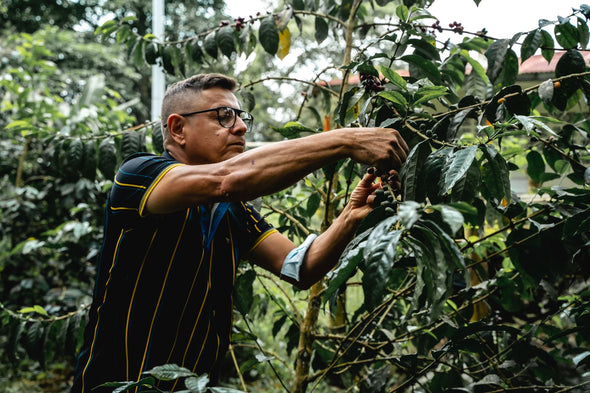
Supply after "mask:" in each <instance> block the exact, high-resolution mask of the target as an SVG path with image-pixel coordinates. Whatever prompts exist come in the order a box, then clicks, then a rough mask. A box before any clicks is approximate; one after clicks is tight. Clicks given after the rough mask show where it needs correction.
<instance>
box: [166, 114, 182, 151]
mask: <svg viewBox="0 0 590 393" xmlns="http://www.w3.org/2000/svg"><path fill="white" fill-rule="evenodd" d="M184 122H185V120H184V117H182V116H180V115H177V114H176V113H173V114H171V115H170V116H168V121H167V123H166V124H167V128H168V135H170V137H171V138H172V139H173V140H174V142H176V144H178V145H180V146H184V144H185V143H186V141H185V138H184Z"/></svg>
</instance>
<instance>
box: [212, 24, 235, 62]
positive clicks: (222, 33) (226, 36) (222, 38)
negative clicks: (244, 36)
mask: <svg viewBox="0 0 590 393" xmlns="http://www.w3.org/2000/svg"><path fill="white" fill-rule="evenodd" d="M215 41H216V43H217V47H218V48H219V50H220V51H221V53H222V54H223V55H225V56H226V57H227V58H228V59H229V58H231V54H232V53H233V52H235V51H236V45H235V42H234V29H233V28H232V27H231V26H229V25H228V26H223V27H222V28H220V29H219V30H218V31H217V34H216V35H215Z"/></svg>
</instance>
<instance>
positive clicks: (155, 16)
mask: <svg viewBox="0 0 590 393" xmlns="http://www.w3.org/2000/svg"><path fill="white" fill-rule="evenodd" d="M164 18H165V15H164V0H152V30H153V33H154V35H155V36H156V39H158V40H163V39H164ZM165 89H166V78H165V75H164V71H163V70H162V67H161V66H159V65H157V64H154V65H153V66H152V112H151V118H152V120H157V119H158V118H159V117H160V106H161V105H162V98H163V97H164V91H165Z"/></svg>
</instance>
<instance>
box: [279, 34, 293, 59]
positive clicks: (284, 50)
mask: <svg viewBox="0 0 590 393" xmlns="http://www.w3.org/2000/svg"><path fill="white" fill-rule="evenodd" d="M289 49H291V31H290V30H289V28H288V27H285V29H284V30H283V31H279V49H278V50H277V57H278V58H279V59H281V60H283V59H284V58H285V56H287V55H288V54H289Z"/></svg>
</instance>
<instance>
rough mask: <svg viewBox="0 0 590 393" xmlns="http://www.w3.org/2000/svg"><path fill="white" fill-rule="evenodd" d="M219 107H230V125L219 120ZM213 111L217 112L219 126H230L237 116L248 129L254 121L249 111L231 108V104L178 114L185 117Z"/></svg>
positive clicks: (234, 122)
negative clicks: (232, 116)
mask: <svg viewBox="0 0 590 393" xmlns="http://www.w3.org/2000/svg"><path fill="white" fill-rule="evenodd" d="M220 109H231V110H232V111H233V112H234V120H233V122H232V124H231V126H228V125H224V124H223V123H222V122H221V118H220V117H219V110H220ZM213 111H216V112H217V122H218V123H219V125H220V126H222V127H224V128H232V127H233V126H235V125H236V119H237V117H238V116H239V117H240V119H242V121H243V122H244V124H246V128H247V129H248V131H249V130H250V129H251V128H252V124H253V123H254V116H252V114H251V113H250V112H248V111H245V110H243V109H238V108H232V107H231V106H218V107H217V108H211V109H205V110H204V111H196V112H190V113H179V115H180V116H182V117H187V116H192V115H198V114H199V113H206V112H213ZM243 113H245V114H246V115H247V116H248V117H246V118H244V117H242V114H243Z"/></svg>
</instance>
